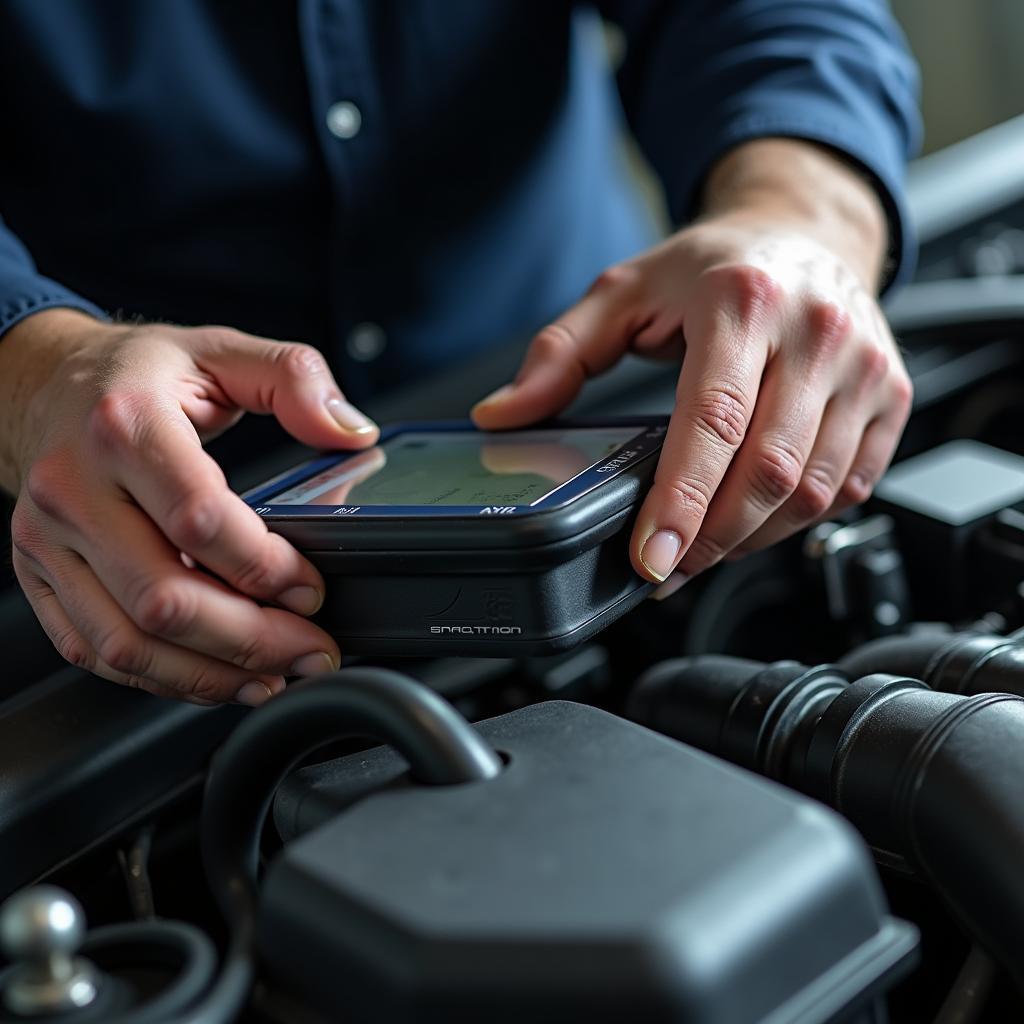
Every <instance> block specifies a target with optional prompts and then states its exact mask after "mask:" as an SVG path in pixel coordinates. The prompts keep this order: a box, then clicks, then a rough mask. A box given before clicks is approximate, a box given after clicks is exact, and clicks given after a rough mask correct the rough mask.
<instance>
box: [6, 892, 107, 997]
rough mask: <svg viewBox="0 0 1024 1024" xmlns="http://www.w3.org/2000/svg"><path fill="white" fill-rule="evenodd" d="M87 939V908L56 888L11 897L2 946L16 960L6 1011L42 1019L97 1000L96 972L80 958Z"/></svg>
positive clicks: (11, 973) (8, 982)
mask: <svg viewBox="0 0 1024 1024" xmlns="http://www.w3.org/2000/svg"><path fill="white" fill-rule="evenodd" d="M84 936H85V924H84V922H83V920H82V908H81V906H79V904H78V901H77V900H75V899H74V897H72V896H69V895H68V894H67V893H64V892H61V891H60V890H59V889H57V888H55V887H54V886H49V885H46V886H43V885H41V886H37V887H36V888H35V889H29V890H26V891H25V892H22V893H19V894H18V895H17V896H12V897H11V898H10V899H9V900H8V901H7V902H6V903H5V904H4V905H3V907H2V908H0V947H2V949H3V952H4V953H5V954H6V955H7V956H8V957H9V958H10V959H11V960H14V961H16V962H17V966H16V967H15V968H14V969H13V970H11V971H9V972H8V974H7V977H6V979H5V982H6V984H4V986H3V989H2V1002H3V1006H4V1008H5V1009H7V1010H8V1011H9V1012H10V1013H12V1014H15V1015H17V1016H20V1017H41V1016H44V1015H54V1014H59V1013H64V1012H65V1011H68V1010H76V1009H81V1008H82V1007H83V1006H88V1005H89V1004H90V1003H92V1002H93V1001H94V1000H95V999H96V969H95V968H94V967H93V965H92V964H91V963H89V961H88V960H84V959H82V958H81V957H79V956H76V955H75V954H76V953H77V951H78V948H79V946H81V945H82V939H83V938H84Z"/></svg>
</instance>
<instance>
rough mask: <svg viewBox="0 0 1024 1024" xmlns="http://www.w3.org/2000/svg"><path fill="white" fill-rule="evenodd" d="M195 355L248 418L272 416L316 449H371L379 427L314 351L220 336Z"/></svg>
mask: <svg viewBox="0 0 1024 1024" xmlns="http://www.w3.org/2000/svg"><path fill="white" fill-rule="evenodd" d="M193 355H194V357H195V359H196V361H197V363H199V364H200V365H201V366H202V368H203V369H205V370H206V371H208V372H209V373H212V374H213V376H214V377H215V378H216V380H217V383H218V384H219V385H220V387H221V389H222V390H223V391H224V393H225V394H226V395H227V397H228V398H229V399H230V400H231V401H232V402H233V403H234V404H235V405H237V406H238V407H239V408H241V409H245V410H247V411H248V412H258V413H271V414H273V415H274V416H276V417H277V419H278V421H279V422H280V424H281V426H283V427H284V428H285V430H287V431H288V433H289V434H291V435H292V437H294V438H295V439H296V440H298V441H301V442H302V443H303V444H306V445H310V446H311V447H313V448H365V447H367V446H368V445H371V444H374V443H375V442H376V440H377V438H378V437H379V436H380V431H379V429H378V428H377V425H376V424H375V423H374V422H373V421H372V420H369V419H367V417H366V416H364V415H363V414H362V413H361V412H360V411H359V410H358V409H356V407H355V406H353V405H351V404H350V403H349V402H348V400H347V399H346V398H345V396H344V395H343V394H342V392H341V389H340V388H339V387H338V385H337V383H336V382H335V380H334V375H333V374H332V373H331V370H330V367H328V365H327V360H326V359H324V357H323V355H322V354H321V353H320V352H319V351H317V349H315V348H313V347H312V346H311V345H301V344H297V343H295V342H288V341H270V340H268V339H266V338H256V337H253V336H252V335H250V334H243V333H241V332H240V331H233V330H218V331H215V332H211V336H210V339H209V340H208V342H207V343H206V344H204V345H201V346H200V347H199V349H198V350H194V351H193Z"/></svg>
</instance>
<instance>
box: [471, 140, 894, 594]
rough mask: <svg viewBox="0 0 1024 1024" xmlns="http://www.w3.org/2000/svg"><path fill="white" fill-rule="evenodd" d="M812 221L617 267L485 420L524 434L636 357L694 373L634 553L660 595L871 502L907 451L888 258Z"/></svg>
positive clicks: (768, 227)
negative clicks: (880, 280) (883, 295)
mask: <svg viewBox="0 0 1024 1024" xmlns="http://www.w3.org/2000/svg"><path fill="white" fill-rule="evenodd" d="M823 159H830V158H826V157H823ZM842 170H843V171H844V173H849V172H847V171H846V169H845V168H843V169H842ZM858 184H860V183H859V182H858ZM802 213H803V211H801V214H797V215H791V213H790V209H789V207H787V206H786V204H784V203H779V202H777V200H776V199H775V198H771V199H768V200H765V201H761V200H760V199H759V200H758V201H746V200H745V201H744V202H742V203H739V204H737V205H736V206H734V207H733V208H730V209H725V210H718V211H716V212H713V213H712V214H711V215H709V216H708V217H706V218H705V219H704V220H702V221H700V222H698V223H696V224H695V225H693V226H691V227H688V228H686V229H684V230H682V231H679V232H678V233H676V234H674V235H672V236H671V237H669V238H668V239H667V240H666V241H665V242H663V243H662V244H660V245H658V246H656V247H655V248H653V249H650V250H648V251H647V252H645V253H642V254H641V255H639V256H637V257H635V258H633V259H630V260H628V261H626V262H624V263H621V264H618V265H616V266H612V267H610V268H609V269H607V270H606V271H605V272H604V273H603V274H601V276H600V277H599V278H598V279H597V281H596V282H595V283H594V285H593V286H592V288H591V289H590V291H589V292H588V293H587V295H586V296H585V297H584V298H583V299H582V300H581V301H580V302H579V303H577V304H576V305H575V306H573V307H572V308H571V309H569V310H568V311H567V312H566V313H564V314H563V315H562V316H561V317H559V318H558V319H557V320H555V321H554V322H553V323H551V324H549V325H548V326H547V327H545V328H544V329H543V330H542V331H541V332H540V333H539V334H538V335H537V336H536V338H535V339H534V340H533V343H532V344H531V346H530V348H529V350H528V352H527V355H526V358H525V360H524V362H523V365H522V367H521V369H520V371H519V373H518V375H517V377H516V378H515V381H514V382H513V383H512V384H509V385H506V386H505V387H503V388H501V389H499V390H498V391H497V392H495V393H494V394H493V395H491V396H489V397H488V398H486V399H485V400H484V401H482V402H481V403H480V404H478V405H477V406H476V407H475V409H474V410H473V416H474V419H475V421H476V422H477V424H478V425H479V426H481V427H484V428H487V429H507V428H512V427H521V426H525V425H527V424H530V423H533V422H536V421H538V420H541V419H544V418H545V417H548V416H552V415H554V414H556V413H558V412H559V411H561V410H562V409H564V408H565V407H566V406H567V405H568V404H569V403H570V402H571V401H572V400H573V398H574V397H575V396H576V394H577V393H578V392H579V390H580V388H581V387H582V385H583V383H584V381H585V380H586V379H587V378H588V377H591V376H594V375H595V374H598V373H602V372H603V371H605V370H607V369H608V368H609V367H611V366H612V365H613V364H614V363H616V362H617V361H618V360H619V359H620V358H621V357H622V356H623V355H624V354H625V353H627V352H629V351H635V352H638V353H642V354H645V355H650V356H655V357H663V358H671V359H679V358H682V359H683V364H682V371H681V373H680V376H679V383H678V388H677V392H676V404H675V409H674V411H673V414H672V418H671V422H670V425H669V430H668V434H667V436H666V439H665V444H664V448H663V451H662V454H661V458H660V461H659V464H658V469H657V474H656V476H655V481H654V484H653V486H652V488H651V490H650V493H649V494H648V495H647V498H646V500H645V501H644V503H643V506H642V507H641V509H640V512H639V515H638V517H637V521H636V526H635V529H634V532H633V537H632V541H631V546H630V553H631V559H632V563H633V566H634V568H635V569H636V571H637V572H638V573H639V574H640V575H641V576H643V577H645V578H647V579H648V580H651V581H654V582H661V581H664V580H665V579H667V578H668V577H669V576H670V575H671V574H672V573H673V572H676V573H678V574H680V575H681V576H682V578H684V579H685V578H688V577H690V576H692V575H694V574H696V573H698V572H701V571H703V570H704V569H707V568H709V567H710V566H712V565H714V564H715V563H716V562H718V561H720V560H721V559H722V558H724V557H726V556H727V555H732V556H737V555H740V554H743V553H746V552H749V551H753V550H755V549H757V548H762V547H766V546H768V545H770V544H772V543H774V542H776V541H778V540H780V539H782V538H783V537H786V536H788V535H789V534H791V533H793V532H795V531H796V530H799V529H801V528H802V527H805V526H807V525H808V524H810V523H813V522H814V521H816V520H818V519H821V518H823V517H825V516H830V515H834V514H835V513H836V512H838V511H839V510H841V509H843V508H846V507H848V506H851V505H854V504H858V503H860V502H863V501H864V500H865V499H866V498H867V497H868V496H869V495H870V493H871V491H872V488H873V487H874V485H875V483H876V482H877V481H878V479H879V477H880V476H881V475H882V473H883V472H884V471H885V469H886V467H887V466H888V464H889V461H890V459H891V458H892V455H893V453H894V451H895V448H896V445H897V443H898V441H899V437H900V434H901V432H902V429H903V426H904V424H905V422H906V419H907V416H908V415H909V410H910V403H911V394H912V392H911V384H910V379H909V377H908V375H907V372H906V369H905V368H904V365H903V362H902V359H901V357H900V354H899V352H898V350H897V347H896V344H895V342H894V341H893V337H892V334H891V333H890V331H889V328H888V326H887V324H886V322H885V318H884V316H883V315H882V312H881V310H880V308H879V306H878V304H877V302H876V300H875V298H874V296H873V287H874V284H873V282H872V281H870V278H871V272H870V271H869V270H868V269H867V268H868V267H871V266H874V267H875V268H876V271H875V272H877V264H878V262H880V259H881V252H880V251H879V252H875V253H873V254H872V255H870V256H868V255H865V254H863V253H858V252H857V250H856V243H854V242H852V241H851V239H852V238H853V236H852V235H849V234H845V233H843V232H840V231H836V232H833V234H832V235H831V236H830V234H829V230H830V229H828V228H827V227H825V228H823V227H822V226H821V223H820V221H819V220H817V219H814V220H805V219H804V217H803V216H802ZM882 241H883V242H884V238H883V240H882ZM876 248H878V249H881V248H882V245H881V243H879V244H878V245H877V246H876ZM684 356H685V358H683V357H684Z"/></svg>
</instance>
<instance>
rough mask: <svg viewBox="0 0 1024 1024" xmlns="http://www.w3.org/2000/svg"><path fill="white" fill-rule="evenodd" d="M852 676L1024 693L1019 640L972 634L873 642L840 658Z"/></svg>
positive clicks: (936, 687) (950, 688)
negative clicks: (886, 676)
mask: <svg viewBox="0 0 1024 1024" xmlns="http://www.w3.org/2000/svg"><path fill="white" fill-rule="evenodd" d="M836 664H837V667H838V668H840V669H842V670H843V671H844V672H845V673H846V674H847V675H848V676H850V678H851V679H859V678H860V677H861V676H866V675H871V674H872V673H874V672H888V673H891V674H892V675H900V676H910V677H911V678H913V679H921V680H923V681H924V682H926V683H927V684H928V685H929V686H930V687H931V688H932V689H933V690H942V691H943V692H945V693H966V694H975V693H1014V694H1017V696H1024V643H1022V641H1021V640H1020V639H1019V638H1018V637H1016V636H1008V637H1006V636H997V635H993V634H983V633H975V632H964V633H923V634H915V633H912V634H910V635H907V636H890V637H885V638H884V639H881V640H873V641H871V642H870V643H866V644H864V645H863V646H861V647H857V648H855V649H854V650H852V651H851V652H850V653H849V654H847V655H846V656H845V657H844V658H841V659H840V660H839V661H838V662H837V663H836Z"/></svg>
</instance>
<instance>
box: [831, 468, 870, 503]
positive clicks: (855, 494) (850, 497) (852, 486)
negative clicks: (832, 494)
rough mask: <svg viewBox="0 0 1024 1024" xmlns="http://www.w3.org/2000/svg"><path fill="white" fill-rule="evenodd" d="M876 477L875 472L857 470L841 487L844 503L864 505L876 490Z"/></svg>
mask: <svg viewBox="0 0 1024 1024" xmlns="http://www.w3.org/2000/svg"><path fill="white" fill-rule="evenodd" d="M874 479H875V477H874V474H872V473H870V472H869V471H867V470H863V469H859V470H855V471H854V472H852V473H851V474H850V475H849V476H848V477H847V478H846V479H845V480H844V481H843V485H842V487H840V488H839V500H840V501H841V502H842V503H843V504H844V505H863V504H864V502H865V501H867V500H868V498H870V497H871V492H872V491H873V490H874Z"/></svg>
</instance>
